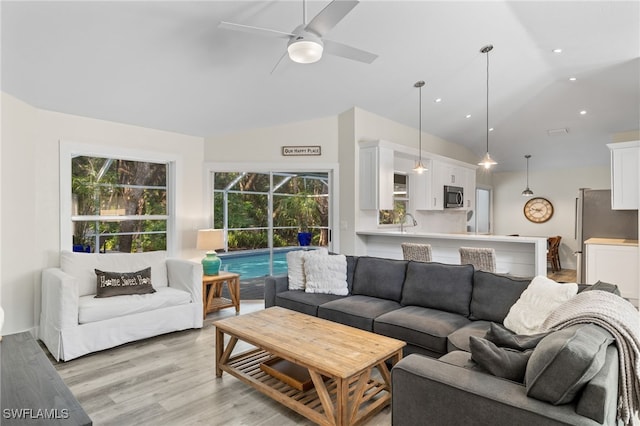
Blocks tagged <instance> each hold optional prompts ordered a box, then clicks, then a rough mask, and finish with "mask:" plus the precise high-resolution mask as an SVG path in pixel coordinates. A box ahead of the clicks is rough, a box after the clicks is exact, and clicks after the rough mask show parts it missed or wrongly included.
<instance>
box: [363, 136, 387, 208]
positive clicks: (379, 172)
mask: <svg viewBox="0 0 640 426" xmlns="http://www.w3.org/2000/svg"><path fill="white" fill-rule="evenodd" d="M360 209H361V210H393V149H392V148H388V147H385V146H380V145H374V146H368V145H365V146H361V147H360Z"/></svg>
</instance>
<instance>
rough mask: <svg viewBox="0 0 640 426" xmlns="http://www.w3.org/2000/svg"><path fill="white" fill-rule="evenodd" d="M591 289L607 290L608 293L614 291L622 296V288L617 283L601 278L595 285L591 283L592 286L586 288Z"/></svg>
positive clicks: (586, 289)
mask: <svg viewBox="0 0 640 426" xmlns="http://www.w3.org/2000/svg"><path fill="white" fill-rule="evenodd" d="M591 290H600V291H606V292H608V293H613V294H615V295H618V296H620V289H619V288H618V286H617V285H615V284H611V283H606V282H604V281H600V280H598V282H596V283H595V284H594V285H590V286H587V288H585V291H591Z"/></svg>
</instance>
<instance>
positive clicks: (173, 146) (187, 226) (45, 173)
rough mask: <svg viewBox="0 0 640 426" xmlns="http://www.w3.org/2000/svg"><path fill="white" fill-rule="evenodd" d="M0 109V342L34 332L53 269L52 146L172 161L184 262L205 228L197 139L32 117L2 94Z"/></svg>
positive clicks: (56, 225)
mask: <svg viewBox="0 0 640 426" xmlns="http://www.w3.org/2000/svg"><path fill="white" fill-rule="evenodd" d="M2 106H3V108H2V156H1V161H2V171H1V173H2V194H1V198H2V206H3V209H2V217H1V221H2V229H3V238H2V251H1V253H2V259H1V264H2V267H1V279H2V281H1V282H2V288H1V293H2V303H3V308H4V309H5V314H6V319H5V326H4V327H3V330H2V332H3V334H12V333H16V332H20V331H25V330H29V329H32V328H34V327H35V326H37V324H38V322H39V316H40V313H39V310H40V308H39V307H40V274H41V271H42V269H44V268H46V267H51V266H57V265H58V262H59V259H58V253H59V244H60V243H59V241H60V217H59V211H60V208H59V207H60V206H59V188H58V187H59V184H58V182H59V156H58V144H59V141H60V140H68V141H73V142H76V143H88V144H97V145H109V146H112V147H113V146H120V147H123V148H128V149H138V150H150V151H161V152H166V153H172V154H175V155H177V156H179V157H180V159H181V161H180V163H181V164H182V167H180V169H179V170H178V171H177V174H178V175H177V196H178V200H177V220H176V228H177V233H178V238H177V239H178V241H177V242H176V247H177V248H178V252H179V253H177V255H178V256H182V257H191V253H190V250H191V249H192V247H195V235H196V230H197V229H198V228H199V227H201V226H203V225H204V224H206V218H205V217H203V212H204V210H205V209H204V206H203V201H202V156H203V150H204V140H203V139H202V138H198V137H193V136H185V135H180V134H176V133H170V132H163V131H159V130H153V129H146V128H142V127H136V126H130V125H126V124H119V123H113V122H108V121H102V120H95V119H89V118H84V117H78V116H73V115H69V114H62V113H56V112H50V111H44V110H39V109H37V108H33V107H31V106H29V105H28V104H26V103H24V102H22V101H20V100H18V99H16V98H13V97H12V96H10V95H7V94H4V93H3V94H2Z"/></svg>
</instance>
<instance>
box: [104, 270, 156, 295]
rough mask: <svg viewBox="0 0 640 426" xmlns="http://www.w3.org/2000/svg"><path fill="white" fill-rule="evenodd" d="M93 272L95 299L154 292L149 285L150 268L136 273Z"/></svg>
mask: <svg viewBox="0 0 640 426" xmlns="http://www.w3.org/2000/svg"><path fill="white" fill-rule="evenodd" d="M95 272H96V278H97V279H96V284H97V285H96V295H95V297H96V298H101V297H112V296H123V295H130V294H149V293H155V292H156V290H155V289H154V288H153V286H152V285H151V267H149V268H146V269H142V270H140V271H137V272H104V271H101V270H99V269H96V270H95Z"/></svg>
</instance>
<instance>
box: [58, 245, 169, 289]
mask: <svg viewBox="0 0 640 426" xmlns="http://www.w3.org/2000/svg"><path fill="white" fill-rule="evenodd" d="M166 259H167V252H165V251H149V252H145V253H106V254H105V253H75V252H70V251H65V250H63V251H62V252H61V253H60V269H62V272H65V273H67V274H69V275H71V276H72V277H75V278H76V279H77V282H78V294H79V295H80V296H86V295H88V294H96V274H95V272H94V270H95V269H100V270H102V271H113V272H134V271H139V270H141V269H145V268H147V267H151V276H152V277H153V287H154V288H155V289H158V288H159V287H166V286H167V285H168V280H167V264H166Z"/></svg>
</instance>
